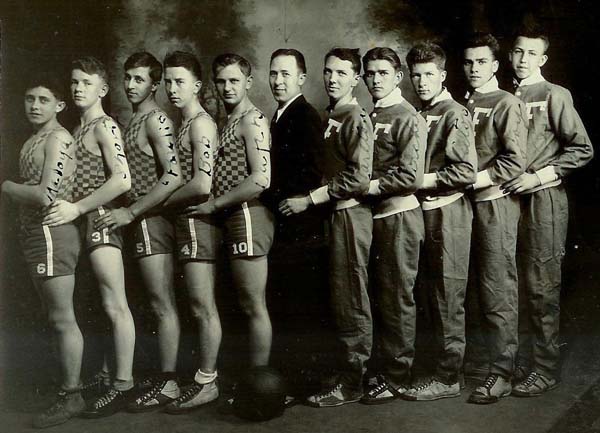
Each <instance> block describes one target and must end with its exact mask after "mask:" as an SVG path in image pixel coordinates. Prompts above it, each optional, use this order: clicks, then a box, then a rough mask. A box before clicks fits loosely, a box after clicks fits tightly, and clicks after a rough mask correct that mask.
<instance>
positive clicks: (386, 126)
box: [373, 123, 392, 140]
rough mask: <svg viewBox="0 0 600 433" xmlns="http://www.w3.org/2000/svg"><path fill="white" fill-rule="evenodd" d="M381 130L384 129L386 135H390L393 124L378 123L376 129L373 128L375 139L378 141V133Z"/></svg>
mask: <svg viewBox="0 0 600 433" xmlns="http://www.w3.org/2000/svg"><path fill="white" fill-rule="evenodd" d="M380 129H383V133H384V134H389V133H390V130H391V129H392V124H391V123H376V124H375V128H373V137H374V139H375V140H377V133H378V131H379V130H380Z"/></svg>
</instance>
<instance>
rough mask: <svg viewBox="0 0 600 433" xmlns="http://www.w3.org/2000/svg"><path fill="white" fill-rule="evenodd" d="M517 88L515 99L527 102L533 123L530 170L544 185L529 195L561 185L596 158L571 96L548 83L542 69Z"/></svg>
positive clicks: (527, 169) (529, 118) (528, 113)
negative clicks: (564, 178)
mask: <svg viewBox="0 0 600 433" xmlns="http://www.w3.org/2000/svg"><path fill="white" fill-rule="evenodd" d="M515 85H516V89H515V96H517V97H518V98H519V99H521V100H522V101H523V102H524V103H525V107H526V110H527V116H528V120H529V132H528V136H527V165H526V171H527V172H528V173H535V174H536V175H537V176H538V178H539V179H540V183H541V185H540V186H538V187H536V188H533V189H531V190H530V191H526V192H534V191H538V190H540V189H543V188H548V187H551V186H555V185H558V184H560V182H561V179H562V178H563V177H565V176H567V175H568V174H569V173H571V171H573V170H575V169H577V168H579V167H582V166H584V165H585V164H587V163H588V162H589V161H590V160H591V159H592V157H593V155H594V149H593V147H592V143H591V141H590V138H589V136H588V134H587V132H586V130H585V127H584V126H583V122H582V121H581V118H580V117H579V114H577V111H576V110H575V107H574V106H573V98H572V97H571V93H570V92H569V91H568V90H567V89H565V88H564V87H561V86H558V85H556V84H552V83H549V82H548V81H546V80H545V79H544V77H542V74H541V72H540V71H539V70H538V71H537V72H536V73H534V74H532V75H531V76H530V77H528V78H526V79H524V80H522V81H521V82H520V83H518V82H515Z"/></svg>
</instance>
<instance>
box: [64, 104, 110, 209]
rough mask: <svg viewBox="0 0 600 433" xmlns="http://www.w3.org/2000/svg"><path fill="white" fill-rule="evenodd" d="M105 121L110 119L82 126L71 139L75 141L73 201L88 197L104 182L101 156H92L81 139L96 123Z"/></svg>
mask: <svg viewBox="0 0 600 433" xmlns="http://www.w3.org/2000/svg"><path fill="white" fill-rule="evenodd" d="M106 119H110V117H109V116H101V117H97V118H96V119H94V120H92V121H91V122H88V123H86V124H85V125H83V127H81V129H79V131H78V132H77V134H75V136H74V137H73V138H74V139H75V158H76V160H77V165H76V167H75V182H74V187H73V198H74V200H75V201H77V200H80V199H82V198H84V197H86V196H88V195H90V194H91V193H92V192H94V191H95V190H97V189H98V188H100V187H101V186H102V185H103V184H104V182H106V171H105V167H104V160H103V158H102V156H101V155H95V154H93V153H92V152H90V151H89V150H87V149H86V148H85V146H84V144H83V138H84V137H85V135H86V134H87V133H88V131H89V130H90V129H92V128H94V127H95V126H96V124H97V123H98V122H100V121H102V120H106Z"/></svg>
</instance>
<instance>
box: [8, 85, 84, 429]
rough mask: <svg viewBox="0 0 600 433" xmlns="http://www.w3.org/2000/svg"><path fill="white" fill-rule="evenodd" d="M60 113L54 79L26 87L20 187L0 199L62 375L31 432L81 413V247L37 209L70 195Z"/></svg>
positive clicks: (71, 149)
mask: <svg viewBox="0 0 600 433" xmlns="http://www.w3.org/2000/svg"><path fill="white" fill-rule="evenodd" d="M64 108H65V102H64V98H63V92H62V91H61V85H60V84H59V83H58V82H57V81H56V80H55V79H53V78H52V77H50V76H46V77H44V76H39V77H37V78H36V79H35V80H32V81H31V83H29V85H28V87H27V89H26V92H25V114H26V115H27V119H28V120H29V122H30V123H31V125H32V127H33V129H34V131H35V132H34V134H33V135H32V136H31V137H29V139H27V141H26V142H25V144H24V145H23V148H22V149H21V155H20V161H19V166H20V177H21V179H22V183H16V182H12V181H6V182H4V183H3V184H2V195H3V196H5V197H10V199H11V200H13V201H15V202H16V203H18V204H19V205H20V207H21V212H20V216H21V218H20V219H21V221H20V222H21V224H20V232H19V240H20V243H21V247H22V249H23V253H24V256H25V260H26V262H27V265H28V267H29V269H30V273H31V276H32V278H33V282H34V285H35V287H36V289H37V291H38V292H39V294H40V297H41V299H42V304H43V305H44V307H45V308H46V310H47V311H46V312H47V314H48V320H49V321H50V325H51V327H52V331H53V332H54V333H55V334H56V340H57V343H58V354H59V362H60V366H61V369H62V373H63V377H62V384H61V390H60V392H59V393H58V397H57V399H56V401H55V402H54V403H53V404H52V406H50V407H49V408H48V409H47V410H46V411H44V412H42V413H41V414H39V415H37V416H36V417H35V418H34V420H33V426H34V427H37V428H44V427H50V426H53V425H57V424H61V423H63V422H66V421H67V420H68V419H69V418H71V417H73V416H76V415H77V414H79V413H81V412H82V411H83V410H84V409H85V402H84V401H83V398H82V397H81V393H80V388H81V383H80V372H81V359H82V355H83V337H82V335H81V331H80V330H79V326H78V324H77V321H76V318H75V312H74V310H73V289H74V285H75V275H74V274H75V267H76V265H77V260H78V256H79V251H80V249H81V241H80V239H79V233H78V230H77V227H76V226H75V225H74V224H73V223H67V224H64V225H61V226H57V227H49V226H47V225H42V217H43V209H44V208H45V207H46V206H49V205H51V204H52V203H54V202H55V201H57V200H71V199H72V194H73V173H74V171H75V146H74V145H73V138H72V137H71V134H69V132H68V131H67V130H66V129H65V128H63V127H62V125H61V124H60V123H59V122H58V120H57V118H56V117H57V114H58V113H60V112H61V111H62V110H63V109H64Z"/></svg>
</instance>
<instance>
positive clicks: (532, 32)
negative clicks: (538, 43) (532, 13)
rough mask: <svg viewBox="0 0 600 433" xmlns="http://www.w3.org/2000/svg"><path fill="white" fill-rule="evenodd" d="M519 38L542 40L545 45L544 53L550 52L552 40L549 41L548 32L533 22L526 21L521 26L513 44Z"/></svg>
mask: <svg viewBox="0 0 600 433" xmlns="http://www.w3.org/2000/svg"><path fill="white" fill-rule="evenodd" d="M519 36H523V37H525V38H530V39H541V40H542V42H543V43H544V53H545V52H546V51H548V48H549V47H550V39H548V36H547V33H546V30H545V29H544V28H542V26H541V25H540V24H539V23H538V22H535V21H533V20H526V21H525V22H524V23H523V24H521V25H520V26H519V27H518V28H517V31H516V32H515V34H514V38H513V42H514V41H516V40H517V38H518V37H519Z"/></svg>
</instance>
